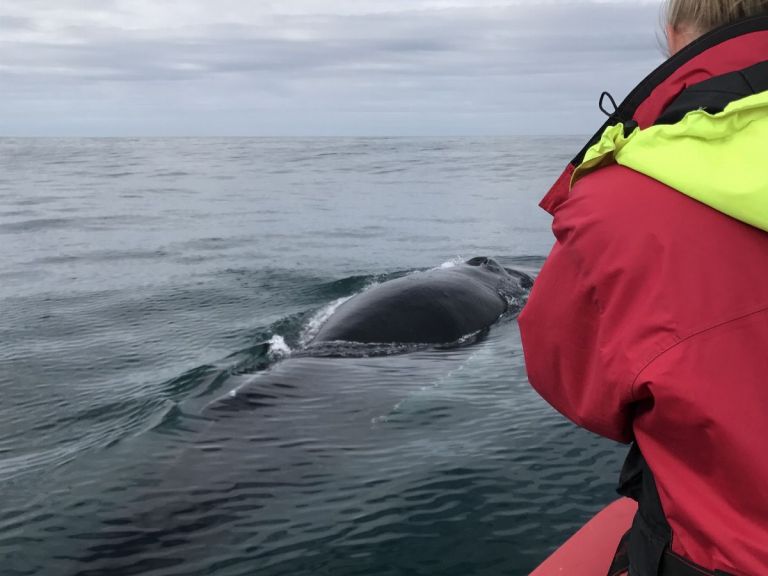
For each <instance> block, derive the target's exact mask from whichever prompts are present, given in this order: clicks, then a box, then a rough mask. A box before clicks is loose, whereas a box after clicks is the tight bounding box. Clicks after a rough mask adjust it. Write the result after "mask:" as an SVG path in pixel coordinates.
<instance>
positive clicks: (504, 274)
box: [310, 256, 533, 348]
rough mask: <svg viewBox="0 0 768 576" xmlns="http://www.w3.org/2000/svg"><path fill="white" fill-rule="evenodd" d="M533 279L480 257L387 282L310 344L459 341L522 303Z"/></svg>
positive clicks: (348, 306)
mask: <svg viewBox="0 0 768 576" xmlns="http://www.w3.org/2000/svg"><path fill="white" fill-rule="evenodd" d="M532 285H533V280H532V279H531V278H530V276H528V275H527V274H525V273H523V272H518V271H516V270H512V269H507V268H504V267H503V266H501V265H500V264H499V263H498V262H496V261H495V260H494V259H492V258H487V257H483V256H479V257H476V258H472V259H470V260H467V261H466V262H463V263H460V264H455V265H451V266H447V267H441V268H436V269H433V270H427V271H424V272H416V273H413V274H409V275H407V276H404V277H402V278H397V279H395V280H390V281H388V282H384V283H382V284H379V285H377V286H374V287H373V288H371V289H369V290H367V291H365V292H362V293H361V294H358V295H356V296H354V297H353V298H351V299H350V300H348V301H346V302H345V303H344V304H342V305H341V306H340V307H339V308H338V309H337V310H336V311H335V312H334V313H333V314H332V315H331V317H330V318H329V319H328V320H327V321H326V322H325V324H323V326H322V327H321V329H320V331H319V332H318V333H317V335H316V336H315V337H314V339H313V341H312V342H311V343H310V348H311V347H312V346H313V345H314V346H317V345H318V344H320V343H325V342H333V341H344V342H359V343H368V344H375V343H382V344H383V343H402V344H405V343H421V344H441V343H450V342H455V341H458V340H459V339H461V338H462V337H464V336H467V335H469V334H473V333H476V332H478V331H481V330H484V329H486V328H488V327H489V326H490V325H492V324H493V323H494V322H495V321H496V320H498V319H499V318H500V317H501V316H502V315H504V314H505V313H507V312H509V311H510V308H512V307H514V306H516V305H519V304H520V303H521V301H522V298H523V297H524V295H525V294H527V292H528V291H529V290H530V288H531V286H532Z"/></svg>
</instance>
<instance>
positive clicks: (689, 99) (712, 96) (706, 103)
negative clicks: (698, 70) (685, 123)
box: [655, 61, 768, 124]
mask: <svg viewBox="0 0 768 576" xmlns="http://www.w3.org/2000/svg"><path fill="white" fill-rule="evenodd" d="M766 90H768V61H766V62H760V63H759V64H755V65H754V66H750V67H749V68H745V69H744V70H739V71H737V72H731V73H730V74H724V75H722V76H717V77H715V78H710V79H709V80H705V81H704V82H700V83H699V84H694V85H693V86H691V87H689V88H686V89H685V90H683V92H681V93H680V96H678V97H677V98H676V99H675V101H674V102H672V104H670V105H669V106H668V107H667V109H666V110H664V112H663V113H662V115H661V116H660V117H659V119H658V120H657V121H656V122H655V124H676V123H677V122H679V121H680V120H682V119H683V117H684V116H685V115H686V114H688V112H692V111H693V110H706V111H707V112H709V113H710V114H717V113H718V112H722V111H723V110H724V109H725V107H726V106H728V104H730V103H731V102H735V101H736V100H740V99H741V98H745V97H746V96H751V95H752V94H758V93H760V92H765V91H766Z"/></svg>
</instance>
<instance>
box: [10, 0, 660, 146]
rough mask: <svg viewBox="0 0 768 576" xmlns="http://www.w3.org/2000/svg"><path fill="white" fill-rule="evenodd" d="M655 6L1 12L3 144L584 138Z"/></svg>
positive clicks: (154, 5) (639, 53) (508, 1)
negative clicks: (96, 139) (19, 140)
mask: <svg viewBox="0 0 768 576" xmlns="http://www.w3.org/2000/svg"><path fill="white" fill-rule="evenodd" d="M660 14H661V8H660V3H659V1H650V0H649V1H643V0H634V1H633V0H538V1H534V0H2V2H0V136H292V137H293V136H461V135H477V136H480V135H517V134H526V135H527V134H591V133H593V132H594V131H595V130H596V129H597V128H598V127H599V125H600V124H601V123H602V121H603V118H604V117H603V115H602V113H601V112H600V111H599V110H598V99H599V95H600V93H601V92H602V91H603V90H608V91H609V92H611V93H612V94H613V95H614V96H615V98H616V100H617V101H620V100H621V99H622V98H623V97H624V96H626V94H627V93H628V92H629V91H630V90H631V89H632V88H633V87H634V86H635V85H636V84H637V83H639V82H640V81H641V80H642V79H643V78H644V77H645V76H646V75H647V74H648V73H649V72H651V71H652V70H653V69H654V68H655V67H656V66H658V65H659V64H660V63H661V62H662V61H663V59H664V55H663V50H662V48H661V38H662V37H661V33H660V21H661V17H660Z"/></svg>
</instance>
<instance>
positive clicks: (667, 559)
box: [659, 552, 730, 576]
mask: <svg viewBox="0 0 768 576" xmlns="http://www.w3.org/2000/svg"><path fill="white" fill-rule="evenodd" d="M659 576H730V575H729V574H728V573H727V572H723V571H721V570H715V571H714V572H710V571H709V570H705V569H704V568H701V567H699V566H696V565H695V564H692V563H691V562H688V561H686V560H683V559H682V558H680V556H678V555H676V554H672V553H671V552H667V553H666V554H664V557H663V558H662V560H661V568H660V569H659Z"/></svg>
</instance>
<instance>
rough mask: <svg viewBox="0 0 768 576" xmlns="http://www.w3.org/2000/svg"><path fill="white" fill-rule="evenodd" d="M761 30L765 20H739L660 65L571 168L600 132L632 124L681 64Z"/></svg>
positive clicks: (766, 24)
mask: <svg viewBox="0 0 768 576" xmlns="http://www.w3.org/2000/svg"><path fill="white" fill-rule="evenodd" d="M763 30H768V16H755V17H753V18H747V19H744V20H739V21H738V22H734V23H732V24H726V25H724V26H721V27H719V28H715V29H714V30H712V31H711V32H708V33H707V34H705V35H703V36H702V37H701V38H699V39H697V40H696V41H694V42H692V43H690V44H688V46H686V47H685V48H683V49H682V50H680V51H679V52H678V53H677V54H675V55H673V56H672V57H671V58H669V59H668V60H666V61H665V62H663V63H662V64H661V65H660V66H659V67H658V68H656V69H655V70H654V71H653V72H651V73H650V74H649V75H648V76H646V78H645V79H644V80H643V81H642V82H640V84H638V85H637V87H636V88H635V89H634V90H632V92H630V94H629V95H628V96H627V97H626V98H625V99H624V101H623V102H622V103H621V104H620V105H619V107H618V109H617V110H616V112H615V113H614V114H613V115H612V116H611V117H610V118H609V119H608V120H607V121H606V122H605V123H604V124H603V126H602V127H601V128H600V130H598V131H597V132H596V133H595V135H594V136H593V137H592V138H590V140H589V142H587V144H586V146H584V148H582V150H581V151H580V152H579V153H578V155H577V156H576V157H575V158H574V159H573V160H572V161H571V163H572V164H573V165H574V166H578V165H579V164H581V163H582V162H583V160H584V156H585V154H586V153H587V150H589V149H590V148H591V147H592V146H594V145H595V144H596V143H597V142H599V141H600V137H601V136H602V134H603V132H605V129H606V128H608V127H609V126H613V125H614V124H618V123H620V122H626V121H629V120H631V119H632V117H633V116H634V115H635V111H636V110H637V108H638V107H639V106H640V104H642V103H643V102H644V101H645V100H646V99H647V98H648V97H649V96H650V95H651V93H652V92H653V90H654V89H656V87H657V86H659V84H661V83H662V82H664V81H665V80H666V79H667V78H669V77H670V76H671V75H672V74H673V73H674V71H675V70H677V69H678V68H680V67H681V66H682V65H683V64H685V63H686V62H688V61H689V60H692V59H694V58H695V57H696V56H698V55H699V54H701V53H702V52H705V51H707V50H709V49H710V48H712V47H714V46H717V45H718V44H721V43H722V42H725V41H727V40H730V39H732V38H736V37H738V36H743V35H744V34H749V33H751V32H760V31H763Z"/></svg>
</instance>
